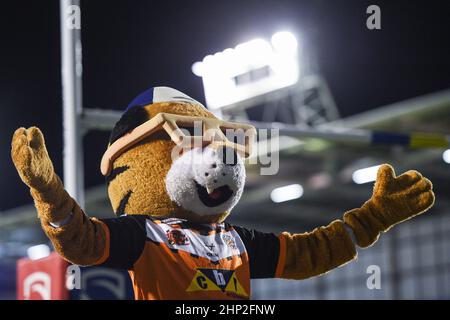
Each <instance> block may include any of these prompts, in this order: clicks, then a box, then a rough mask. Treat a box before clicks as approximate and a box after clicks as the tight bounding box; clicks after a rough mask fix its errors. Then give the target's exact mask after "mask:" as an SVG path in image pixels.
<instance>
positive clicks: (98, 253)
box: [11, 127, 109, 265]
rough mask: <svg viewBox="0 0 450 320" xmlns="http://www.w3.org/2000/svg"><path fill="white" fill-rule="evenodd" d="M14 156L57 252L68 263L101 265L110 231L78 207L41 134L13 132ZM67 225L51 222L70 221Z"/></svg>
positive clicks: (105, 256) (36, 132)
mask: <svg viewBox="0 0 450 320" xmlns="http://www.w3.org/2000/svg"><path fill="white" fill-rule="evenodd" d="M11 156H12V159H13V162H14V165H15V166H16V169H17V171H18V173H19V175H20V177H21V178H22V180H23V182H24V183H25V184H27V185H28V186H29V187H30V190H31V195H32V197H33V199H34V202H35V206H36V208H37V211H38V215H39V218H40V220H41V224H42V228H43V229H44V231H45V233H46V234H47V236H48V237H49V238H50V240H51V241H52V243H53V245H54V247H55V249H56V251H58V253H59V254H60V255H61V256H62V257H63V258H65V259H66V260H68V261H70V262H72V263H75V264H79V265H92V264H99V263H102V262H103V261H104V260H106V258H107V256H108V253H109V252H108V251H109V248H108V246H109V239H108V237H109V232H108V228H107V227H106V226H105V225H104V224H103V223H102V222H101V221H99V220H97V219H95V218H93V219H91V218H88V217H87V216H86V215H85V214H84V213H83V211H82V210H81V208H80V207H79V205H78V204H77V203H76V202H75V200H74V199H72V198H71V197H70V196H69V194H68V193H67V192H66V190H64V187H63V184H62V182H61V180H60V179H59V177H58V176H57V175H56V174H55V172H54V169H53V164H52V162H51V160H50V158H49V156H48V153H47V149H46V147H45V141H44V137H43V135H42V133H41V131H40V130H39V129H38V128H36V127H32V128H29V129H25V128H20V129H17V130H16V132H15V133H14V136H13V140H12V150H11ZM70 215H71V218H70V221H69V222H67V223H66V224H65V225H64V226H61V227H57V228H55V227H53V226H52V225H51V223H55V222H61V221H63V220H67V218H68V217H69V216H70Z"/></svg>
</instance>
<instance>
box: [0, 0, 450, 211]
mask: <svg viewBox="0 0 450 320" xmlns="http://www.w3.org/2000/svg"><path fill="white" fill-rule="evenodd" d="M369 4H378V5H379V6H380V7H381V11H382V30H379V31H369V30H367V29H366V27H365V20H366V17H367V15H366V14H365V10H366V8H367V6H368V5H369ZM425 4H426V5H425ZM449 13H450V8H449V6H448V5H445V2H444V1H440V2H438V1H426V2H425V1H423V2H422V4H421V2H417V3H414V2H413V1H370V2H368V1H300V0H297V1H281V0H272V1H261V0H260V1H243V0H241V1H234V0H233V1H231V0H227V1H143V0H142V1H120V2H119V1H111V0H110V1H104V0H95V1H92V0H91V1H82V25H83V33H82V37H83V63H84V84H83V90H84V104H85V106H86V107H98V108H110V109H122V108H123V107H124V106H125V105H126V104H127V103H128V102H129V101H130V100H131V99H132V98H133V97H134V96H135V95H136V94H138V93H139V92H141V91H143V90H145V89H146V88H148V87H150V86H156V85H167V86H172V87H174V88H177V89H179V90H181V91H184V92H186V93H187V94H189V95H191V96H193V97H195V98H198V99H200V100H202V99H203V91H202V84H201V80H200V78H197V77H195V76H194V75H193V74H192V73H191V65H192V63H193V62H195V61H197V60H199V59H201V58H202V57H203V56H205V55H206V54H209V53H214V52H217V51H220V50H223V49H224V48H227V47H232V46H235V45H236V44H237V43H239V42H242V41H246V40H250V39H252V38H255V37H268V36H270V35H271V34H273V33H274V32H276V31H278V30H284V29H287V30H291V31H293V32H294V33H296V34H299V35H300V37H301V41H302V42H301V44H303V46H304V47H305V50H308V48H314V51H315V52H316V53H317V62H318V64H319V66H320V70H321V72H322V74H323V75H324V76H325V78H326V79H327V81H328V82H329V85H330V88H331V90H332V93H333V95H334V97H335V100H336V102H337V105H338V107H339V109H340V112H341V114H342V115H343V116H348V115H351V114H355V113H358V112H361V111H364V110H368V109H371V108H376V107H379V106H382V105H385V104H388V103H392V102H395V101H399V100H402V99H405V98H410V97H414V96H418V95H421V94H425V93H429V92H433V91H437V90H441V89H445V88H448V87H449V85H450V59H449V57H450V43H449V39H450V23H449V22H448V16H449ZM0 41H1V42H0V43H1V50H0V110H1V116H0V169H1V170H2V175H1V180H0V194H1V195H2V196H1V198H0V199H1V200H0V210H5V209H8V208H11V207H14V206H17V205H20V204H24V203H29V202H30V200H31V199H30V197H29V195H28V190H27V189H26V188H25V187H24V185H23V184H22V183H21V182H20V180H19V177H18V175H17V173H16V172H15V170H14V168H13V166H12V162H11V160H10V154H9V152H10V139H11V136H12V133H13V132H14V130H15V129H16V128H18V127H20V126H31V125H37V126H39V127H40V128H41V129H42V130H43V131H44V134H45V136H46V139H47V145H48V148H49V152H50V155H51V156H52V159H53V160H54V163H55V167H56V170H57V172H58V173H61V172H62V154H61V150H62V113H61V81H60V56H59V54H60V47H59V46H60V43H59V7H58V1H56V0H47V1H45V2H44V1H14V2H13V1H11V2H10V3H2V5H1V6H0ZM107 137H108V133H100V132H92V133H90V134H88V135H87V136H86V138H85V148H86V152H85V167H86V184H87V186H91V185H94V184H98V183H100V182H102V177H101V174H100V172H99V170H98V166H99V162H100V158H101V155H102V152H103V151H104V148H105V146H106V143H107Z"/></svg>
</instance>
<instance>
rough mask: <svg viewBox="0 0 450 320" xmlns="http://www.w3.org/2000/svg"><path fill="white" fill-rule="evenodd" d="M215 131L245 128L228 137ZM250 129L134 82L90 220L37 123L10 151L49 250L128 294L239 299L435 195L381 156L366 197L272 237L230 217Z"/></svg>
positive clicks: (323, 260)
mask: <svg viewBox="0 0 450 320" xmlns="http://www.w3.org/2000/svg"><path fill="white" fill-rule="evenodd" d="M193 129H194V130H193ZM196 129H199V131H198V130H197V132H195V130H196ZM226 130H231V131H237V130H241V131H244V132H248V133H249V134H248V135H247V134H246V135H245V138H244V140H243V141H236V139H229V138H228V136H227V135H225V133H224V132H225V131H226ZM255 133H256V131H255V129H254V128H253V127H252V126H250V125H246V124H242V123H232V122H226V121H221V120H220V119H218V118H216V117H215V116H214V115H213V114H212V113H211V112H209V111H208V110H207V109H206V108H205V107H204V106H202V105H201V104H200V103H199V102H197V101H195V100H194V99H192V98H190V97H188V96H187V95H185V94H183V93H181V92H179V91H177V90H174V89H171V88H167V87H156V88H151V89H149V90H147V91H145V92H144V93H142V94H141V95H139V96H138V97H136V98H135V99H134V100H133V101H132V102H131V103H130V104H129V106H128V107H127V109H126V111H125V112H124V114H123V115H122V117H121V118H120V120H119V121H118V122H117V123H116V125H115V127H114V129H113V130H112V133H111V136H110V141H109V145H108V148H107V150H106V152H105V154H104V156H103V159H102V162H101V171H102V174H103V175H104V176H105V177H106V182H107V186H108V194H109V199H110V201H111V205H112V208H113V209H114V212H115V214H116V217H114V218H109V219H96V218H91V217H89V216H88V215H86V214H85V213H84V212H83V210H82V209H81V208H80V206H79V205H78V204H77V203H76V201H75V200H74V199H73V198H71V196H70V195H69V194H68V193H67V191H65V190H64V186H63V184H62V182H61V179H60V178H59V177H58V175H57V174H56V173H55V172H54V169H53V165H52V161H51V160H50V158H49V155H48V153H47V150H46V147H45V142H44V137H43V135H42V133H41V131H40V130H39V129H38V128H37V127H31V128H28V129H25V128H20V129H17V130H16V132H15V133H14V136H13V139H12V151H11V154H12V159H13V162H14V165H15V167H16V169H17V171H18V173H19V175H20V177H21V179H22V180H23V182H24V183H25V184H26V185H27V186H28V187H29V188H30V191H31V195H32V197H33V199H34V203H35V206H36V209H37V212H38V216H39V218H40V222H41V225H42V228H43V229H44V231H45V233H46V235H47V236H48V237H49V238H50V240H51V241H52V243H53V245H54V247H55V249H56V251H57V252H58V253H59V254H60V255H61V256H62V257H63V258H64V259H66V260H67V261H69V262H71V263H73V264H78V265H101V266H108V267H113V268H122V269H126V270H128V271H129V274H130V277H131V280H132V283H133V287H134V294H135V298H136V299H248V298H250V279H257V278H283V279H296V280H300V279H305V278H309V277H313V276H317V275H320V274H323V273H325V272H327V271H329V270H331V269H333V268H336V267H338V266H341V265H343V264H345V263H347V262H349V261H351V260H353V259H355V258H356V255H357V251H356V248H357V247H360V248H366V247H369V246H370V245H372V244H373V243H374V242H375V241H376V240H377V239H378V236H379V235H380V234H381V233H382V232H386V231H387V230H389V229H390V228H391V227H392V226H394V225H395V224H397V223H400V222H402V221H405V220H407V219H409V218H411V217H414V216H416V215H418V214H421V213H423V212H425V211H426V210H428V209H429V208H430V207H431V206H432V205H433V203H434V194H433V191H432V184H431V182H430V181H429V180H428V179H426V178H424V177H423V176H422V175H421V174H420V173H419V172H417V171H413V170H411V171H408V172H406V173H403V174H402V175H400V176H396V175H395V173H394V170H393V168H392V167H391V166H390V165H387V164H385V165H382V166H381V167H380V168H379V171H378V175H377V179H376V183H375V186H374V189H373V194H372V196H371V198H370V199H369V200H368V201H367V202H365V203H364V204H363V205H362V206H361V207H360V208H356V209H353V210H350V211H347V212H345V213H344V214H343V218H342V220H335V221H333V222H331V223H330V224H329V225H328V226H323V227H319V228H316V229H315V230H313V231H312V232H307V233H299V234H291V233H288V232H283V233H281V234H278V235H276V234H273V233H263V232H259V231H257V230H253V229H247V228H244V227H240V226H236V225H231V224H229V223H227V222H226V221H225V220H226V218H227V216H228V215H229V214H230V212H231V210H232V208H233V207H234V206H235V205H236V204H237V202H238V201H239V199H240V197H241V195H242V192H243V189H244V183H245V167H244V163H243V159H244V158H245V157H246V156H248V155H249V153H250V152H251V150H250V147H251V144H252V140H253V139H254V134H255ZM186 141H187V143H186ZM181 146H183V147H181ZM174 150H177V152H174Z"/></svg>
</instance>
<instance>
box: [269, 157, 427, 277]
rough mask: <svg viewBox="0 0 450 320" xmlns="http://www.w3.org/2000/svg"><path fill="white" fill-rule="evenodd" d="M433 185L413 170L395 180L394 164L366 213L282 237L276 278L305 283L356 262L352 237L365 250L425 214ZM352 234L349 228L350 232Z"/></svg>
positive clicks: (383, 170) (384, 171) (383, 173)
mask: <svg viewBox="0 0 450 320" xmlns="http://www.w3.org/2000/svg"><path fill="white" fill-rule="evenodd" d="M432 189H433V186H432V184H431V182H430V181H429V180H428V179H426V178H424V177H423V176H422V175H421V174H420V173H419V172H417V171H414V170H410V171H407V172H405V173H404V174H402V175H400V176H398V177H396V176H395V172H394V169H393V168H392V167H391V166H390V165H387V164H385V165H382V166H381V167H380V169H379V170H378V175H377V181H376V183H375V186H374V191H373V195H372V197H371V198H370V199H369V200H368V201H366V202H365V203H364V204H363V205H362V207H361V208H357V209H353V210H350V211H348V212H346V213H345V214H344V221H345V224H344V223H343V222H342V221H340V220H336V221H334V222H332V223H331V224H330V225H328V226H327V227H320V228H318V229H315V230H314V231H312V232H310V233H303V234H293V235H292V234H289V233H282V234H281V235H280V237H279V238H280V258H279V263H278V268H277V272H276V276H277V277H280V278H286V279H304V278H308V277H312V276H316V275H319V274H322V273H325V272H327V271H329V270H331V269H333V268H336V267H338V266H340V265H342V264H344V263H346V262H348V261H350V260H353V259H354V258H355V257H356V249H355V245H354V244H353V241H352V238H351V234H352V235H353V236H354V238H355V242H356V244H357V245H358V246H359V247H362V248H365V247H368V246H370V245H372V244H373V243H375V241H376V240H377V239H378V237H379V236H380V234H381V233H383V232H386V231H388V230H389V229H390V228H391V227H393V226H394V225H396V224H398V223H400V222H402V221H405V220H408V219H410V218H412V217H414V216H416V215H419V214H421V213H424V212H425V211H427V210H428V209H429V208H431V206H432V205H433V204H434V193H433V190H432ZM347 229H350V230H348V231H347Z"/></svg>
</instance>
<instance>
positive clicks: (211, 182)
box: [101, 87, 255, 223]
mask: <svg viewBox="0 0 450 320" xmlns="http://www.w3.org/2000/svg"><path fill="white" fill-rule="evenodd" d="M254 137H255V129H254V128H253V127H252V126H250V125H246V124H240V123H233V122H226V121H221V120H219V119H218V118H216V117H215V116H214V115H213V114H212V113H211V112H209V111H208V110H207V109H206V108H205V107H204V106H203V105H202V104H200V103H199V102H197V101H195V100H194V99H192V98H190V97H188V96H186V95H185V94H183V93H181V92H179V91H177V90H174V89H171V88H167V87H155V88H151V89H149V90H147V91H145V92H144V93H142V94H141V95H139V96H138V97H136V98H135V99H134V100H133V101H132V102H131V103H130V104H129V105H128V107H127V109H126V110H125V113H124V114H123V115H122V117H121V118H120V120H119V121H118V122H117V123H116V125H115V127H114V129H113V131H112V132H111V136H110V141H109V145H108V149H107V150H106V152H105V154H104V155H103V158H102V162H101V171H102V174H103V175H104V176H105V177H106V182H107V184H108V194H109V199H110V201H111V205H112V207H113V209H114V212H115V213H116V215H118V216H120V215H123V214H128V215H131V214H145V215H150V216H158V217H161V216H165V217H177V218H183V219H187V220H189V221H192V222H197V223H216V222H221V221H223V220H224V219H225V218H226V217H227V216H228V214H229V213H230V211H231V209H232V208H233V207H234V206H235V205H236V204H237V202H238V201H239V199H240V197H241V195H242V191H243V189H244V184H245V167H244V163H243V158H245V157H246V156H248V155H249V154H250V152H251V145H252V143H253V140H254Z"/></svg>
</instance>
